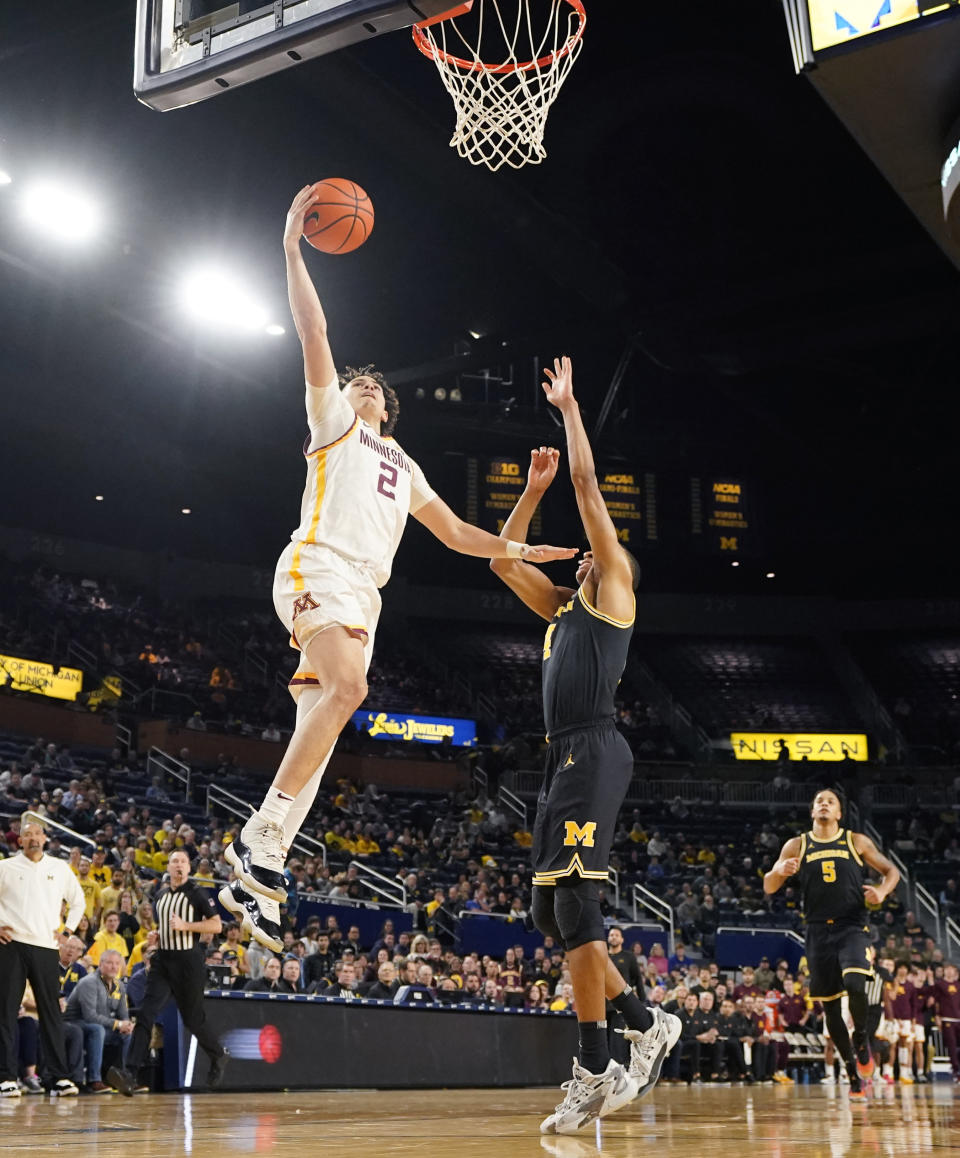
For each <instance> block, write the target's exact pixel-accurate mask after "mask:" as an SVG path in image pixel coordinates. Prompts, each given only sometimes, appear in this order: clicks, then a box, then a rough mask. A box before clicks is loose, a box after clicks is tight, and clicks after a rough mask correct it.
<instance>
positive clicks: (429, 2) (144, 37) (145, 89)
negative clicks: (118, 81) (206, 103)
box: [133, 0, 456, 111]
mask: <svg viewBox="0 0 960 1158" xmlns="http://www.w3.org/2000/svg"><path fill="white" fill-rule="evenodd" d="M455 4H456V0H416V3H415V4H414V3H413V0H273V2H269V3H268V2H267V0H137V27H136V44H135V49H134V76H133V90H134V93H135V94H136V96H137V98H138V99H139V100H141V101H142V102H143V103H144V104H146V105H149V106H150V108H152V109H158V110H160V111H166V110H168V109H175V108H181V107H182V106H183V105H189V104H194V103H196V102H197V101H202V100H207V99H208V98H209V97H213V96H217V95H218V94H220V93H222V92H226V91H229V90H230V89H231V88H237V87H238V86H240V85H244V84H249V82H250V81H253V80H258V79H260V78H261V77H264V76H269V75H270V74H271V73H273V72H278V71H279V70H280V69H284V68H292V67H293V66H294V65H295V64H299V63H300V62H301V61H304V60H311V59H313V58H314V57H317V56H322V55H323V54H324V53H327V52H335V51H336V50H337V49H340V48H345V47H346V46H347V45H350V44H356V43H358V42H359V41H362V40H369V39H370V38H371V37H373V36H379V35H381V33H384V32H393V31H395V30H396V29H399V28H409V27H410V26H411V25H412V24H415V23H419V22H422V21H424V20H430V19H432V18H433V17H435V16H439V15H441V14H443V13H444V12H446V11H449V10H450V9H451V8H453V7H454V6H455Z"/></svg>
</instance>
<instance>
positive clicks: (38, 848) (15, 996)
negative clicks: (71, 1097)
mask: <svg viewBox="0 0 960 1158" xmlns="http://www.w3.org/2000/svg"><path fill="white" fill-rule="evenodd" d="M46 843H47V834H46V832H45V831H44V829H43V826H42V825H40V824H39V823H38V822H37V821H34V820H30V821H26V822H25V823H24V824H23V827H22V828H21V829H20V852H19V853H18V854H17V855H16V856H12V857H10V859H9V860H2V861H0V1097H16V1096H17V1094H18V1093H19V1087H18V1086H17V1051H16V1046H15V1042H16V1032H17V1011H18V1009H19V1008H20V1000H21V998H22V997H23V990H24V987H25V985H26V983H27V981H29V982H30V985H31V987H32V989H33V995H34V997H35V998H36V1002H37V1014H38V1016H39V1020H40V1041H41V1043H42V1045H43V1056H44V1062H45V1071H46V1072H45V1074H44V1081H45V1084H46V1086H47V1088H48V1089H49V1091H50V1093H51V1095H57V1096H60V1097H63V1096H65V1095H68V1094H76V1093H77V1087H76V1086H75V1085H74V1084H73V1082H72V1081H70V1079H69V1078H68V1077H67V1073H68V1070H67V1060H66V1056H65V1051H64V1045H63V1020H62V1018H61V1014H60V972H59V960H60V958H59V954H58V949H59V944H60V938H61V937H62V936H70V935H71V934H72V932H73V930H74V929H75V928H76V927H77V923H78V922H79V920H80V918H81V917H82V916H83V911H84V898H83V890H82V889H81V888H80V884H79V882H78V881H77V878H76V877H75V876H74V875H73V873H72V871H71V870H70V866H69V864H68V863H67V862H66V861H65V860H57V859H56V858H55V857H52V856H45V855H44V852H43V846H44V845H45V844H46ZM64 902H66V905H67V917H66V921H65V922H64V928H63V929H62V932H61V913H62V910H63V904H64Z"/></svg>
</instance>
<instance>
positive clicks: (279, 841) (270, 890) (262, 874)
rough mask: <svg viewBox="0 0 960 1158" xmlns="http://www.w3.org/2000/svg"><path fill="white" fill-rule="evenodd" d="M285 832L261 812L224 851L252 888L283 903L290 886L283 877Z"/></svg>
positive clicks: (236, 871) (247, 885)
mask: <svg viewBox="0 0 960 1158" xmlns="http://www.w3.org/2000/svg"><path fill="white" fill-rule="evenodd" d="M282 845H283V829H282V828H281V827H280V825H279V824H272V823H271V822H270V821H269V820H264V819H263V817H262V816H261V815H260V813H259V812H255V813H254V814H253V816H251V817H250V819H249V820H248V821H247V823H246V824H245V825H244V826H243V829H242V831H241V833H240V836H239V837H238V839H236V840H234V841H231V843H230V844H228V845H227V846H226V848H225V849H224V850H223V855H224V858H225V859H226V860H227V862H228V863H229V864H231V865H232V866H233V871H234V872H235V873H236V875H237V876H238V877H239V879H240V880H241V881H243V883H244V884H245V885H246V887H247V888H248V889H252V890H253V892H255V893H260V894H261V895H262V896H265V897H271V898H272V899H273V900H275V901H277V902H278V903H281V902H283V901H285V900H286V899H287V893H288V892H289V885H288V884H287V878H286V877H285V876H284V875H283V862H284V859H285V858H284V853H283V847H282Z"/></svg>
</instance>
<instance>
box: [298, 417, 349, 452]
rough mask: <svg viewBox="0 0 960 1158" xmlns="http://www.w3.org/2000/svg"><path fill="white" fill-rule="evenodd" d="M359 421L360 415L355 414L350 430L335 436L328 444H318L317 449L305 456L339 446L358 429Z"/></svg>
mask: <svg viewBox="0 0 960 1158" xmlns="http://www.w3.org/2000/svg"><path fill="white" fill-rule="evenodd" d="M359 422H360V417H359V415H357V414H354V416H353V422H351V423H350V429H349V430H347V431H346V432H345V433H344V434H341V435H340V437H339V438H335V439H334V440H333V442H328V443H327V444H326V446H318V447H317V449H316V450H311V451H310V452H309V453H308V454H306V455H305V456H304V457H305V458H313V456H314V455H315V454H320V453H321V452H322V451H324V450H332V449H333V448H334V447H335V446H339V445H340V443H341V442H345V441H346V440H347V439H348V438H349V437H350V435H351V434H353V432H354V431H355V430H356V429H357V426H358V425H359Z"/></svg>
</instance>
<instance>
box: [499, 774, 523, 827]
mask: <svg viewBox="0 0 960 1158" xmlns="http://www.w3.org/2000/svg"><path fill="white" fill-rule="evenodd" d="M497 801H498V803H500V804H502V805H503V807H504V808H507V809H509V810H510V811H511V812H512V813H513V814H514V815H515V816H517V817H518V818H519V820H520V823H521V824H522V825H523V831H524V832H526V831H527V806H526V804H524V802H523V801H522V800H521V799H520V797H519V796H518V795H517V794H516V793H515V792H511V791H510V789H509V788H505V787H504V786H503V785H502V784H501V785H500V791H499V792H498V793H497Z"/></svg>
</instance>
